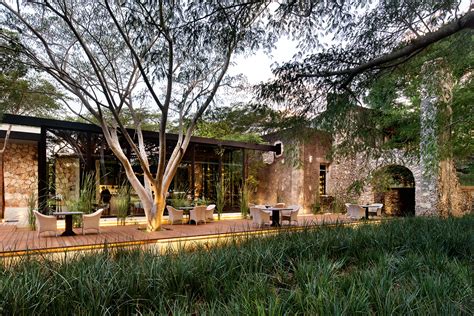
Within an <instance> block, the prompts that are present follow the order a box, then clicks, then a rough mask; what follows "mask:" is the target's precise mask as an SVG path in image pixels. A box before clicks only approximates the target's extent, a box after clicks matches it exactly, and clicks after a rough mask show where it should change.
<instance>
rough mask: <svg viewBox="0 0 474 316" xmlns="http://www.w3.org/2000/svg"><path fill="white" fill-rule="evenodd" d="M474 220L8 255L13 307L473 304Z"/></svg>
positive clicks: (376, 310)
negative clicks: (158, 247) (163, 249)
mask: <svg viewBox="0 0 474 316" xmlns="http://www.w3.org/2000/svg"><path fill="white" fill-rule="evenodd" d="M473 221H474V218H473V217H472V216H466V217H464V218H448V219H439V218H405V219H397V220H391V221H387V222H382V223H381V224H380V225H359V226H357V227H331V226H327V227H321V228H317V229H307V230H304V231H299V232H281V233H280V234H278V235H276V236H270V237H262V236H260V237H258V236H255V235H249V236H246V237H245V236H244V237H241V238H235V239H233V240H227V241H225V240H222V242H221V243H219V244H218V245H217V246H215V247H213V246H212V245H208V244H206V245H196V246H194V247H193V245H190V246H191V247H192V248H193V249H192V251H190V249H187V250H186V249H181V251H178V252H177V253H176V252H169V253H165V254H163V255H160V254H157V253H156V252H155V251H152V250H138V249H135V250H111V249H108V248H105V249H104V250H103V251H100V252H97V253H92V254H72V253H68V254H63V255H61V256H59V257H57V258H56V259H57V260H51V259H49V258H48V257H47V256H45V257H42V258H39V259H34V258H28V257H23V258H21V259H19V260H18V261H15V262H14V263H8V261H6V260H5V261H4V262H3V265H2V267H1V268H0V292H1V293H2V300H0V310H1V311H2V312H3V313H5V314H35V315H43V314H160V315H163V314H165V315H167V314H173V315H174V314H206V315H238V314H242V315H258V314H262V315H267V314H277V315H282V314H291V315H294V314H305V315H306V314H307V315H332V314H337V315H353V314H423V315H426V314H430V315H434V314H455V315H472V313H473V312H474V300H473V297H474V295H473V294H474V292H473V291H474V272H473V269H472V265H473V264H474V261H473V260H474V248H473V247H474V246H473V245H474V240H473V238H474V231H473V229H474V223H473Z"/></svg>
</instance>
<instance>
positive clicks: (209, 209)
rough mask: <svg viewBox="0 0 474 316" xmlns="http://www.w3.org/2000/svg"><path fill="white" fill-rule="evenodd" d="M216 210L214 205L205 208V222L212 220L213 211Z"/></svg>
mask: <svg viewBox="0 0 474 316" xmlns="http://www.w3.org/2000/svg"><path fill="white" fill-rule="evenodd" d="M215 209H216V205H215V204H210V205H208V206H207V207H206V221H213V220H214V210H215Z"/></svg>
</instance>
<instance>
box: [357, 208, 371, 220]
mask: <svg viewBox="0 0 474 316" xmlns="http://www.w3.org/2000/svg"><path fill="white" fill-rule="evenodd" d="M371 206H372V205H371V204H362V205H360V207H362V208H363V209H364V210H365V219H369V207H371Z"/></svg>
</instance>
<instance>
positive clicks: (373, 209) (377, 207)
mask: <svg viewBox="0 0 474 316" xmlns="http://www.w3.org/2000/svg"><path fill="white" fill-rule="evenodd" d="M382 207H383V204H382V203H374V204H370V206H369V214H374V213H375V215H376V216H382Z"/></svg>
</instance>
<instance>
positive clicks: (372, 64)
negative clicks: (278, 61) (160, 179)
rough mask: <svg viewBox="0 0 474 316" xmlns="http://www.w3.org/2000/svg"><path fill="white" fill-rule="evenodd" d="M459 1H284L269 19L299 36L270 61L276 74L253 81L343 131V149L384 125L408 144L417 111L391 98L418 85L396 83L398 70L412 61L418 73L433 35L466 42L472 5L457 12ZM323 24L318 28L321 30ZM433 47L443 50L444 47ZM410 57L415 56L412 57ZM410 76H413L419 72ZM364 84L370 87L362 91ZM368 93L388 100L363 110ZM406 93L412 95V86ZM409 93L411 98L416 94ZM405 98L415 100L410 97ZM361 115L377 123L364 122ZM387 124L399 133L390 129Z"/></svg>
mask: <svg viewBox="0 0 474 316" xmlns="http://www.w3.org/2000/svg"><path fill="white" fill-rule="evenodd" d="M460 4H461V3H460V1H430V0H424V1H403V2H400V1H380V2H377V3H375V4H364V2H362V1H345V2H344V4H343V5H339V4H338V3H337V2H335V3H329V4H328V5H326V6H322V5H320V4H319V3H313V2H308V3H306V5H302V4H300V3H298V2H294V1H292V2H288V4H287V5H285V6H282V7H281V10H280V11H278V13H279V14H278V15H276V16H275V18H274V20H273V22H272V24H273V25H274V27H276V28H277V29H279V30H282V31H283V32H287V33H289V34H293V36H294V38H295V39H296V40H299V41H300V44H299V47H300V48H301V52H300V53H298V54H297V55H296V56H295V57H294V59H293V61H291V62H288V63H285V64H283V65H280V66H278V67H277V68H275V69H274V73H275V75H276V78H275V79H274V80H273V81H271V82H269V83H267V84H264V85H261V86H259V87H258V93H259V97H261V98H263V99H265V100H272V101H275V102H278V103H284V104H286V105H287V106H288V107H293V108H295V109H298V110H299V112H300V113H301V115H302V116H304V117H305V118H307V119H314V120H313V122H312V123H313V124H314V125H316V126H318V127H322V128H329V129H330V130H331V131H338V132H339V133H341V134H342V135H345V136H346V137H345V138H346V139H347V142H345V144H347V145H349V146H342V147H344V149H349V150H348V151H347V152H357V151H360V149H361V148H364V147H367V145H369V144H372V145H374V144H375V139H374V138H375V136H376V134H379V135H380V134H381V133H387V132H388V133H392V134H393V135H392V136H396V137H395V138H393V141H394V142H398V143H400V142H405V143H407V144H413V142H412V141H415V142H417V140H416V139H413V137H412V136H413V134H412V133H411V132H412V131H413V129H414V128H415V129H416V128H418V127H417V126H416V124H419V123H415V125H413V122H414V120H416V118H417V117H419V116H417V113H419V112H417V110H416V109H415V111H414V112H413V111H411V112H407V111H405V112H403V111H400V109H398V110H399V111H397V109H396V107H394V105H395V103H394V102H392V101H394V99H396V98H397V97H399V96H400V94H398V93H399V92H400V89H403V90H405V91H408V90H409V89H412V92H413V89H417V88H420V85H419V84H418V85H416V84H411V85H410V84H407V86H406V87H405V88H401V87H400V84H399V83H400V82H401V81H403V79H401V77H400V74H401V73H402V72H403V71H406V70H407V69H410V67H412V69H417V70H416V71H417V72H418V73H416V72H415V71H412V72H411V74H412V77H413V76H414V75H416V74H418V75H419V73H420V67H421V64H420V61H421V63H423V62H427V61H428V60H433V59H435V58H437V57H439V56H440V54H439V53H438V55H437V57H436V56H435V54H434V53H433V52H432V50H433V47H434V49H435V50H436V47H441V46H440V45H438V46H436V45H435V44H436V43H440V42H443V41H444V43H447V41H448V40H449V39H451V38H453V39H456V41H454V40H453V41H452V42H451V46H452V49H456V47H455V45H458V48H459V47H461V46H460V45H466V44H467V45H466V47H471V46H472V44H470V43H472V29H473V28H474V12H473V10H472V9H473V8H472V7H471V8H467V9H464V11H463V12H462V11H461V10H460ZM323 32H324V33H326V36H322V35H324V34H322V33H323ZM328 34H329V36H332V37H330V38H329V37H328ZM328 38H329V39H328ZM455 42H456V43H458V44H456V43H455ZM459 43H461V44H459ZM445 45H446V44H445ZM430 49H431V52H430ZM468 52H469V50H468V49H461V50H457V51H456V53H457V54H458V53H459V54H462V55H461V56H462V58H464V59H465V60H470V59H469V58H466V56H467V55H466V54H468ZM449 53H453V51H451V52H449ZM441 54H446V50H444V51H443V52H442V53H441ZM420 56H421V57H420ZM448 56H449V55H448ZM415 57H420V58H418V59H416V60H415V61H414V62H412V60H413V59H414V58H415ZM430 58H431V59H430ZM458 60H459V59H458ZM448 63H449V62H448ZM465 66H466V65H465ZM413 67H414V68H413ZM471 67H472V66H471ZM458 68H459V67H458ZM464 69H469V68H468V67H464ZM468 71H469V70H468ZM397 76H398V79H395V78H396V77H397ZM407 76H408V73H407ZM457 78H460V76H459V75H458V76H457ZM405 79H406V77H405ZM417 80H418V83H419V82H420V81H421V78H420V77H418V78H417ZM410 82H412V83H414V82H413V81H410ZM377 86H378V87H377ZM369 91H372V94H371V96H369V98H366V94H367V93H368V92H369ZM375 94H378V97H380V98H382V97H383V98H385V99H383V100H379V101H382V102H388V104H387V105H388V106H385V107H384V108H381V107H380V106H375V107H373V108H374V109H375V111H367V110H365V107H367V106H374V105H375V103H374V101H375V99H374V96H375ZM411 97H413V98H415V96H414V95H413V93H411ZM417 97H418V101H419V98H420V95H418V96H417ZM389 99H390V100H389ZM396 103H397V104H399V103H400V102H396ZM411 104H412V106H414V107H415V108H416V102H415V104H413V103H411ZM418 104H419V103H418ZM379 105H380V104H379ZM405 109H406V108H405ZM389 112H391V113H389ZM348 116H350V119H348ZM371 119H372V120H371ZM384 120H385V122H383V121H384ZM368 121H372V122H374V121H375V122H378V124H367V122H368ZM381 121H382V122H383V123H384V124H380V122H381ZM400 124H402V125H405V126H407V127H409V126H410V125H411V127H410V128H411V129H412V131H410V130H409V129H405V130H400V129H399V128H397V127H396V125H400ZM390 129H391V131H390ZM395 130H398V131H401V132H402V134H400V133H398V134H396V133H395V134H394V133H393V132H394V131H395ZM403 132H406V133H405V135H403ZM397 137H398V138H399V139H397ZM409 138H412V139H409ZM359 140H362V142H359ZM392 144H393V142H392ZM343 145H344V143H343ZM351 146H352V148H348V147H351ZM372 147H373V146H372ZM376 149H377V148H376ZM379 149H383V148H379ZM412 149H413V148H412Z"/></svg>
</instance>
